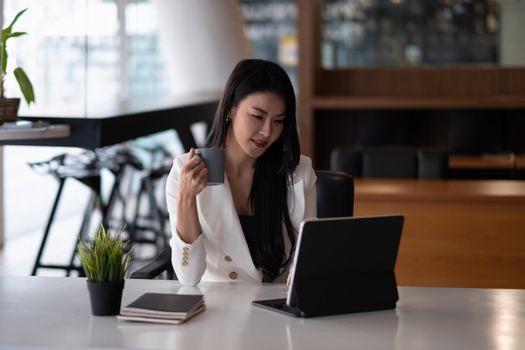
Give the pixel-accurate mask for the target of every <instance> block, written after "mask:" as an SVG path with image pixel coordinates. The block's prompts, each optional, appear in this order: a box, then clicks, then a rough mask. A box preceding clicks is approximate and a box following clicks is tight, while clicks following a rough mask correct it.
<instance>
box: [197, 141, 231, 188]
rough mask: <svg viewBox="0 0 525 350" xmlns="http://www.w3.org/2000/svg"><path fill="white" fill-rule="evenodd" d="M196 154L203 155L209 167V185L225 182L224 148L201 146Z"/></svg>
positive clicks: (202, 157)
mask: <svg viewBox="0 0 525 350" xmlns="http://www.w3.org/2000/svg"><path fill="white" fill-rule="evenodd" d="M195 154H196V155H198V156H199V157H201V159H202V160H203V161H204V164H206V168H208V184H207V186H215V185H222V184H223V183H224V150H223V149H221V148H199V149H197V150H195Z"/></svg>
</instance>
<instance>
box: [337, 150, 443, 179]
mask: <svg viewBox="0 0 525 350" xmlns="http://www.w3.org/2000/svg"><path fill="white" fill-rule="evenodd" d="M330 169H331V170H338V171H344V172H347V173H350V174H352V176H354V177H362V178H391V179H444V178H447V172H448V153H447V152H445V151H440V150H427V149H417V148H409V147H394V146H376V147H364V148H359V147H348V148H337V149H334V150H333V151H332V153H331V155H330Z"/></svg>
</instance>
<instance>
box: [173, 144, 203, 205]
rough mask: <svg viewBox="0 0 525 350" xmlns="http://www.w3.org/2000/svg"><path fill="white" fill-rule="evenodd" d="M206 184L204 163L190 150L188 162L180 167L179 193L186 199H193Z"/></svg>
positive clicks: (193, 150)
mask: <svg viewBox="0 0 525 350" xmlns="http://www.w3.org/2000/svg"><path fill="white" fill-rule="evenodd" d="M207 182H208V169H207V168H206V163H205V162H204V161H203V160H202V159H201V158H200V157H199V156H197V155H196V154H195V149H194V148H192V149H191V150H190V154H189V156H188V160H187V161H186V163H184V165H183V166H182V169H181V172H180V179H179V193H180V195H181V196H184V197H187V198H195V197H196V196H197V195H198V194H199V193H200V192H201V191H202V189H203V188H204V187H205V186H206V184H207Z"/></svg>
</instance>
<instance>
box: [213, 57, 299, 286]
mask: <svg viewBox="0 0 525 350" xmlns="http://www.w3.org/2000/svg"><path fill="white" fill-rule="evenodd" d="M256 92H272V93H274V94H276V95H278V96H280V97H281V98H282V99H283V101H284V102H285V105H286V111H285V114H286V116H285V118H284V127H283V132H282V134H281V136H280V137H279V138H278V139H277V140H276V141H275V142H274V143H273V144H272V145H271V146H270V147H269V148H268V149H267V150H266V152H264V153H263V154H262V155H261V156H260V157H259V158H257V161H256V164H255V172H254V175H253V182H252V188H251V190H250V197H249V200H250V204H251V207H252V211H253V214H254V215H255V249H256V254H255V255H256V256H258V257H259V260H260V261H258V265H259V268H261V270H262V272H263V276H264V277H263V282H271V281H273V280H274V279H275V278H276V277H277V276H279V275H280V274H281V273H282V272H283V271H284V270H285V269H286V267H287V265H288V263H289V262H290V258H291V256H292V252H293V248H294V247H295V237H296V234H297V231H296V229H295V228H294V226H293V224H292V221H291V219H290V213H289V210H288V196H289V195H290V194H293V192H292V191H291V189H292V182H291V181H292V175H293V172H294V170H295V168H296V167H297V165H298V164H299V160H300V156H301V149H300V146H299V137H298V135H297V124H296V117H295V93H294V90H293V86H292V83H291V82H290V78H289V77H288V75H287V74H286V72H285V71H284V69H282V68H281V67H280V66H279V65H277V64H275V63H273V62H270V61H265V60H260V59H247V60H242V61H240V62H239V63H238V64H237V65H236V66H235V68H234V69H233V71H232V73H231V75H230V77H229V79H228V81H227V82H226V86H225V88H224V92H223V95H222V98H221V101H220V103H219V106H218V108H217V112H216V113H215V118H214V120H213V124H212V127H211V130H210V134H209V135H208V140H207V147H219V148H223V147H224V145H225V143H226V137H227V135H228V129H229V127H230V124H231V123H230V122H229V117H228V116H229V114H230V112H231V111H232V109H233V108H234V107H236V106H238V105H239V103H240V102H241V101H242V100H243V99H245V98H246V97H247V96H248V95H250V94H253V93H256ZM227 118H228V119H227ZM283 224H284V227H285V228H286V233H287V236H288V239H289V240H290V246H291V247H292V249H291V251H290V254H289V255H288V256H287V255H286V252H285V242H284V235H283Z"/></svg>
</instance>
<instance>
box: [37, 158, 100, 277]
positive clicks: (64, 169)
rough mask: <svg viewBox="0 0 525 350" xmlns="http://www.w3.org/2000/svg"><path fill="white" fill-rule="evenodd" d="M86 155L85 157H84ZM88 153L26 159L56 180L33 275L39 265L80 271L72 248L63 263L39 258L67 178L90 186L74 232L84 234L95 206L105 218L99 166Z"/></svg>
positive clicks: (68, 270)
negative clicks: (88, 196) (78, 226)
mask: <svg viewBox="0 0 525 350" xmlns="http://www.w3.org/2000/svg"><path fill="white" fill-rule="evenodd" d="M86 156H87V157H86ZM89 158H90V157H89V155H86V154H84V155H82V156H80V157H77V156H71V155H68V154H61V155H59V156H56V157H53V158H51V159H50V160H48V161H43V162H34V163H29V166H30V167H31V168H32V169H34V170H35V171H37V172H39V173H46V174H49V175H52V176H53V177H54V178H55V179H56V180H57V181H58V190H57V193H56V195H55V200H54V202H53V205H52V208H51V213H50V215H49V218H48V220H47V223H46V227H45V229H44V235H43V237H42V240H41V242H40V246H39V249H38V253H37V256H36V259H35V263H34V265H33V269H32V271H31V275H32V276H35V275H36V274H37V272H38V269H40V268H48V269H61V270H65V271H66V276H70V274H71V271H78V273H79V274H80V275H83V270H82V268H81V266H79V265H76V264H75V262H74V260H75V259H74V258H75V250H74V249H73V252H72V254H71V258H70V260H69V263H68V264H66V265H60V264H45V263H43V262H42V255H43V252H44V248H45V246H46V243H47V240H48V238H49V232H50V231H51V227H52V224H53V222H54V220H55V215H56V212H57V208H58V204H59V202H60V199H61V197H62V194H63V191H64V185H65V183H66V181H67V180H68V179H73V180H77V181H79V182H80V183H82V184H84V185H85V186H87V187H88V188H89V189H90V190H91V193H90V198H89V201H88V205H87V206H86V209H85V211H84V216H83V219H82V223H81V226H80V230H79V234H78V236H79V237H80V238H81V239H84V238H86V237H87V235H88V230H89V224H90V220H91V217H92V214H93V212H94V210H95V209H96V208H97V207H98V208H100V210H101V212H102V217H103V221H104V220H105V214H106V207H105V206H104V205H103V203H102V199H101V198H102V196H101V181H100V169H99V168H98V167H96V164H94V163H93V162H92V160H89V161H88V162H86V160H87V159H89Z"/></svg>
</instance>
